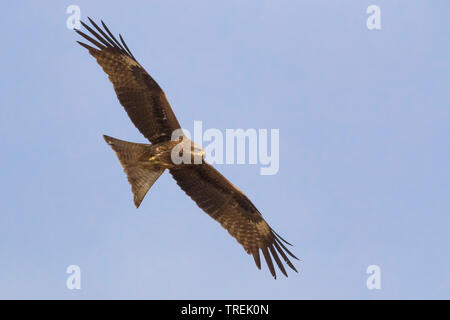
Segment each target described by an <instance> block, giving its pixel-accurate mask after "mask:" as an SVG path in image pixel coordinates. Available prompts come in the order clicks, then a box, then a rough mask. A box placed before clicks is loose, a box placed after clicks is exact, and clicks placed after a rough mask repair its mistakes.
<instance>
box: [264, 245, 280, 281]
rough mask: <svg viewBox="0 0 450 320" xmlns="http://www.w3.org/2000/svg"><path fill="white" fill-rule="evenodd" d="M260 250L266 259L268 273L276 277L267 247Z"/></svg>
mask: <svg viewBox="0 0 450 320" xmlns="http://www.w3.org/2000/svg"><path fill="white" fill-rule="evenodd" d="M261 251H262V252H263V255H264V259H266V263H267V267H269V270H270V273H271V274H272V276H273V277H274V278H275V279H276V278H277V274H276V273H275V268H274V267H273V263H272V258H271V257H270V254H269V251H267V247H266V248H261Z"/></svg>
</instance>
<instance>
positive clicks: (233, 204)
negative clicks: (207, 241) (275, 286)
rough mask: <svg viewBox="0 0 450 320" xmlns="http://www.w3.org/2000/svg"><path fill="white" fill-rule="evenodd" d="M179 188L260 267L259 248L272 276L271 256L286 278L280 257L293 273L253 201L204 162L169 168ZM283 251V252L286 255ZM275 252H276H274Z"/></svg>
mask: <svg viewBox="0 0 450 320" xmlns="http://www.w3.org/2000/svg"><path fill="white" fill-rule="evenodd" d="M170 173H171V174H172V176H173V177H174V178H175V180H176V181H177V183H178V185H179V186H180V187H181V189H183V190H184V192H186V194H187V195H188V196H190V197H191V198H192V200H194V201H195V202H196V203H197V205H198V206H199V207H200V208H202V209H203V210H204V211H205V212H206V213H207V214H209V215H210V216H211V217H212V218H213V219H215V220H217V221H218V222H219V223H220V224H221V225H222V227H224V228H225V229H226V230H227V231H228V232H229V233H230V234H231V235H232V236H233V237H234V238H235V239H236V240H237V241H238V242H239V243H240V244H241V245H242V246H243V247H244V249H245V251H247V253H248V254H251V255H253V258H254V259H255V263H256V266H257V267H258V269H261V260H260V255H259V251H260V250H261V252H262V253H263V256H264V258H265V260H266V263H267V266H268V268H269V270H270V272H271V274H272V276H273V277H274V278H276V272H275V268H274V265H273V262H272V257H273V258H274V259H275V262H276V264H277V265H278V267H279V268H280V270H281V272H282V273H283V274H284V275H285V276H286V277H287V273H286V270H285V268H284V266H283V263H282V262H281V260H280V257H279V255H281V257H282V258H283V260H284V262H285V263H286V264H287V265H288V266H289V267H291V268H292V269H293V270H294V271H296V272H297V270H296V269H295V267H294V265H293V264H292V263H291V261H290V260H289V258H288V256H287V254H288V255H290V256H291V257H293V258H295V259H297V257H295V256H294V255H293V254H292V253H291V252H290V251H289V250H288V249H287V248H286V246H285V245H284V244H283V242H284V243H287V244H289V243H288V242H287V241H285V240H284V239H283V238H281V237H280V236H279V235H278V234H277V233H276V232H275V231H274V230H273V229H272V228H271V227H270V226H269V225H268V224H267V222H266V221H265V220H264V218H263V217H262V215H261V213H259V211H258V209H256V207H255V206H254V205H253V203H252V202H251V201H250V200H249V199H248V198H247V197H246V196H245V195H244V194H243V193H242V191H240V190H239V189H237V188H236V187H235V186H234V185H233V184H232V183H231V182H230V181H228V180H227V179H226V178H225V177H224V176H223V175H221V174H220V173H219V172H218V171H217V170H216V169H214V167H212V166H211V165H209V164H207V163H203V164H196V165H191V166H184V167H179V168H174V169H170ZM286 253H287V254H286ZM278 254H279V255H278Z"/></svg>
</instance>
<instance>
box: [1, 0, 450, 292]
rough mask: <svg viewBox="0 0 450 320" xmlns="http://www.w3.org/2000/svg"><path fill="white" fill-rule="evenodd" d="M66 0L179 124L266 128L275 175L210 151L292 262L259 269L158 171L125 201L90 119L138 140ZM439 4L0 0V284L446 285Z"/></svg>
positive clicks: (448, 96)
mask: <svg viewBox="0 0 450 320" xmlns="http://www.w3.org/2000/svg"><path fill="white" fill-rule="evenodd" d="M71 4H76V5H78V6H79V7H80V8H81V14H82V18H86V16H90V17H92V18H94V19H95V20H96V21H98V20H100V19H103V20H104V21H105V22H107V24H108V25H109V27H110V29H111V30H112V31H113V32H114V33H115V34H117V33H119V32H120V33H121V34H122V35H123V36H124V38H125V40H126V41H127V44H128V46H129V47H130V49H131V50H132V52H133V53H134V55H135V56H136V58H137V59H138V60H139V62H140V63H141V64H142V65H143V66H144V67H145V68H146V69H147V71H148V72H149V73H150V74H151V75H152V76H153V77H154V78H155V80H157V81H158V83H159V84H160V85H161V87H162V88H163V89H164V91H165V93H166V95H167V96H168V99H169V101H170V103H171V105H172V107H173V109H174V112H175V114H176V115H177V117H178V120H179V121H180V122H181V124H182V126H183V127H185V128H186V129H189V130H192V129H193V124H194V121H195V120H202V121H203V126H204V127H205V128H217V129H220V130H223V131H224V130H225V129H227V128H232V129H233V128H244V129H247V128H256V129H259V128H263V129H272V128H275V129H279V130H280V169H279V172H278V174H276V175H272V176H262V175H260V174H259V169H260V166H258V165H217V166H216V168H218V169H219V170H220V171H221V172H222V173H223V174H224V175H225V176H226V177H227V178H228V179H230V180H231V181H232V182H233V183H234V184H235V185H237V186H238V187H239V188H241V189H242V190H243V191H244V192H245V193H246V194H247V195H248V197H249V198H250V199H251V200H252V201H253V202H254V204H255V205H256V206H257V207H258V208H259V210H260V211H261V212H262V214H263V215H264V217H265V218H266V219H267V221H268V222H269V223H270V224H271V226H273V228H274V229H275V230H277V231H278V233H280V234H281V235H282V236H283V237H284V238H286V239H287V240H288V241H290V242H291V243H293V244H294V245H295V246H294V248H293V251H294V253H295V254H296V255H297V256H298V257H299V258H301V261H300V262H296V266H297V268H298V269H299V271H300V272H299V274H295V273H293V272H290V273H289V278H284V277H279V279H277V280H276V281H275V280H273V278H272V277H271V276H270V273H269V272H268V270H267V268H266V266H265V265H263V270H262V271H258V270H257V268H256V267H255V265H254V262H253V259H252V258H251V257H250V256H248V255H247V254H246V253H245V251H244V250H243V249H242V248H241V247H240V245H239V244H238V243H237V242H236V241H235V240H234V239H233V238H231V237H230V236H229V235H228V233H227V232H226V231H225V230H224V229H222V228H221V227H220V225H219V224H218V223H216V222H215V221H214V220H212V219H211V218H210V217H209V216H208V215H206V214H205V213H203V211H201V210H200V209H199V208H198V207H197V206H196V205H195V203H194V202H193V201H192V200H191V199H189V198H188V197H187V196H186V195H185V194H184V192H182V191H181V190H180V189H179V188H178V186H177V185H176V183H175V182H174V180H173V179H172V177H171V176H170V175H169V174H168V173H165V174H164V175H163V176H162V177H161V178H160V179H159V180H158V181H157V183H156V184H155V186H154V187H153V188H152V189H151V190H150V192H149V193H148V195H147V197H146V198H145V199H144V201H143V203H142V205H141V207H140V208H139V209H136V208H135V207H134V205H133V202H132V194H131V192H130V187H129V185H128V182H127V180H126V178H125V175H124V173H123V172H122V168H121V167H120V164H119V162H118V161H117V159H116V156H115V155H114V153H113V152H112V151H111V149H110V148H109V147H108V146H107V145H106V144H105V142H104V140H103V139H102V134H108V135H111V136H113V137H117V138H120V139H124V140H129V141H135V142H145V139H144V137H143V136H141V135H140V133H139V132H138V130H137V129H136V128H135V127H134V126H133V124H132V123H131V121H130V120H129V118H128V117H127V115H126V113H125V111H124V110H123V108H122V107H121V106H120V104H119V102H118V100H117V98H116V96H115V94H114V91H113V89H112V85H111V84H110V83H109V81H108V80H107V77H106V75H105V74H104V73H103V71H102V70H101V68H100V67H99V66H98V65H97V64H96V62H95V60H94V59H93V58H92V57H90V56H89V55H88V53H87V52H86V50H84V49H83V48H81V47H80V46H78V45H77V44H76V43H75V41H76V40H79V39H80V37H79V36H77V35H76V34H75V33H74V32H73V31H71V30H68V29H67V27H66V19H67V17H68V15H67V14H66V8H67V7H68V6H69V5H71ZM372 4H375V5H378V6H379V7H380V8H381V30H368V29H367V27H366V19H367V17H368V14H366V8H367V7H368V6H369V5H372ZM449 4H450V2H448V1H444V0H441V1H439V0H435V1H418V0H416V1H412V0H409V1H406V0H405V1H382V0H371V1H356V0H355V1H349V0H347V1H331V0H330V1H318V0H314V1H312V0H311V1H245V2H244V1H126V2H120V3H119V2H110V1H95V2H94V1H58V2H56V1H52V2H51V1H48V2H42V1H41V2H38V1H16V2H11V1H9V2H6V3H5V4H3V5H2V19H1V20H0V30H1V31H0V32H1V39H2V48H3V49H2V54H1V56H2V59H0V65H1V70H2V81H1V82H0V90H1V94H0V102H1V108H0V150H1V158H0V159H1V160H0V163H1V166H0V188H1V192H0V298H32V299H33V298H42V299H47V298H59V299H93V298H106V299H109V298H149V299H153V298H158V299H181V298H185V299H189V298H193V299H253V298H255V299H259V298H264V299H320V298H338V299H343V298H358V299H390V298H408V299H409V298H447V299H448V298H450V272H449V265H450V252H449V244H450V235H449V231H448V229H449V226H450V165H449V158H450V148H449V136H450V109H449V108H450V91H449V87H448V86H449V81H450V42H449V39H450V22H449V19H448V12H449V9H450V5H449ZM69 265H78V266H80V268H81V289H80V290H69V289H67V287H66V279H67V277H68V276H69V275H68V274H67V273H66V268H67V267H68V266H69ZM369 265H378V266H379V267H380V268H381V289H380V290H368V289H367V287H366V279H367V277H368V274H366V269H367V267H368V266H369Z"/></svg>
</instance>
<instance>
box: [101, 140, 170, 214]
mask: <svg viewBox="0 0 450 320" xmlns="http://www.w3.org/2000/svg"><path fill="white" fill-rule="evenodd" d="M103 138H104V139H105V141H106V143H108V144H109V145H110V146H111V148H112V149H113V150H114V151H115V152H116V154H117V157H118V158H119V161H120V164H121V165H122V167H123V169H124V171H125V173H126V175H127V178H128V181H129V182H130V184H131V191H132V192H133V195H134V204H135V205H136V208H139V205H140V204H141V202H142V200H143V199H144V197H145V195H146V194H147V192H148V190H149V189H150V188H151V186H152V185H153V184H154V183H155V181H156V180H158V178H159V177H160V176H161V174H162V173H163V172H164V168H161V167H159V166H156V165H151V163H150V161H144V159H145V158H147V159H148V158H149V157H150V156H151V149H152V148H151V145H149V144H142V143H132V142H127V141H123V140H119V139H115V138H112V137H108V136H106V135H103Z"/></svg>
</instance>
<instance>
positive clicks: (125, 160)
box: [76, 19, 297, 278]
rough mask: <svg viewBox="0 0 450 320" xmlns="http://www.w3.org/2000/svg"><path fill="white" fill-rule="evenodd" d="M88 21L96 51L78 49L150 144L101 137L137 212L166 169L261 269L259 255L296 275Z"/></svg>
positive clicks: (158, 99) (146, 80)
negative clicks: (98, 69)
mask: <svg viewBox="0 0 450 320" xmlns="http://www.w3.org/2000/svg"><path fill="white" fill-rule="evenodd" d="M89 20H90V22H91V23H92V26H93V27H94V28H95V29H96V31H94V30H93V29H92V28H91V27H89V26H88V25H86V24H85V23H83V22H82V25H83V26H84V27H85V28H86V29H87V30H88V31H89V32H90V33H91V34H92V35H93V36H94V37H95V38H96V39H93V38H92V37H90V36H88V35H87V34H85V33H83V32H81V31H78V30H76V31H77V32H78V33H79V34H80V35H81V36H83V37H84V38H85V39H87V40H88V41H89V42H91V44H93V45H95V46H96V47H97V48H94V47H92V46H91V45H87V44H85V43H82V42H79V44H80V45H82V46H83V47H85V48H86V49H88V51H89V53H90V54H91V55H92V56H94V57H95V58H96V60H97V62H98V63H99V64H100V66H101V67H102V68H103V70H104V71H105V73H106V74H107V75H108V77H109V80H110V81H111V82H112V84H113V86H114V90H115V92H116V94H117V97H118V99H119V101H120V103H121V104H122V106H124V108H125V110H126V112H127V113H128V116H129V117H130V119H131V121H132V122H133V123H134V125H135V126H136V127H137V128H138V129H139V131H140V132H141V133H142V134H143V135H144V136H145V137H146V138H147V139H148V140H149V141H150V142H151V144H141V143H132V142H127V141H122V140H118V139H115V138H111V137H108V136H104V138H105V141H106V142H107V143H108V144H109V145H110V146H111V147H112V148H113V150H114V151H115V152H116V154H117V156H118V158H119V161H120V163H121V164H122V167H123V168H124V171H125V173H126V174H127V178H128V181H129V182H130V184H131V188H132V192H133V195H134V203H135V205H136V207H139V205H140V203H141V202H142V200H143V198H144V197H145V195H146V193H147V192H148V190H149V189H150V188H151V186H152V185H153V183H154V182H155V181H156V180H157V179H158V178H159V177H160V176H161V174H162V173H163V172H164V171H165V170H166V169H167V170H169V171H170V173H171V175H172V176H173V178H174V179H175V180H176V182H177V184H178V185H179V186H180V187H181V189H183V190H184V191H185V192H186V194H187V195H188V196H189V197H190V198H192V200H194V201H195V202H196V204H197V205H198V206H199V207H200V208H201V209H203V211H205V212H206V213H207V214H208V215H209V216H211V217H212V218H213V219H215V220H216V221H218V222H219V223H220V224H221V225H222V226H223V227H224V228H225V229H226V230H227V231H228V232H229V233H230V235H231V236H233V237H234V238H235V239H236V240H237V241H238V242H239V243H240V244H241V245H242V246H243V247H244V249H245V251H246V252H247V253H248V254H251V255H252V256H253V258H254V260H255V263H256V265H257V267H258V268H259V269H260V268H261V261H260V253H259V252H260V250H261V252H262V253H263V256H264V258H265V260H266V262H267V266H268V267H269V270H270V272H271V274H272V275H273V276H274V277H275V278H276V273H275V268H274V265H273V262H272V257H273V259H275V262H276V264H277V265H278V267H279V268H280V270H281V272H282V273H283V274H284V275H286V276H287V273H286V270H285V268H284V266H283V264H282V262H281V259H280V257H279V255H281V257H282V258H283V260H284V262H285V263H286V264H287V265H288V266H289V267H291V268H292V269H293V270H294V271H297V270H296V269H295V267H294V265H293V264H292V263H291V261H290V260H289V258H288V255H290V256H291V257H293V258H295V259H297V258H296V257H295V256H294V255H293V254H292V253H291V252H290V251H289V250H288V249H287V248H286V246H285V245H284V243H287V242H286V241H285V240H284V239H283V238H281V237H280V236H279V235H278V234H277V233H276V232H275V231H274V230H273V229H272V228H271V227H270V226H269V225H268V224H267V222H266V221H265V220H264V218H263V217H262V215H261V213H260V212H259V211H258V209H257V208H256V207H255V206H254V205H253V203H252V202H251V201H250V200H249V199H248V198H247V196H246V195H245V194H244V193H243V192H242V191H241V190H240V189H238V188H237V187H235V186H234V185H233V184H232V183H231V182H230V181H228V180H227V179H226V178H225V177H224V176H223V175H221V174H220V173H219V172H218V171H217V170H216V169H214V167H212V166H211V165H210V164H208V163H206V161H205V159H204V151H203V150H202V149H201V148H200V147H198V146H196V145H195V144H194V143H192V142H191V141H190V140H189V139H187V138H186V137H184V136H183V135H181V136H178V138H180V137H181V138H180V139H178V138H177V139H176V140H174V139H173V134H174V132H176V131H178V130H181V127H180V124H179V122H178V120H177V118H176V117H175V114H174V113H173V111H172V108H171V107H170V104H169V102H168V100H167V98H166V95H165V94H164V92H163V91H162V89H161V88H160V87H159V85H158V84H157V83H156V81H155V80H153V78H152V77H151V76H150V75H149V74H148V73H147V72H146V71H145V69H144V68H143V67H142V66H141V65H140V64H139V63H138V62H137V60H136V59H135V58H134V56H133V55H132V54H131V51H130V50H129V49H128V47H127V45H126V44H125V42H124V41H123V39H122V36H120V40H121V43H120V42H119V41H117V39H116V38H115V37H114V36H113V35H112V33H111V32H110V31H109V29H108V28H107V27H106V25H105V24H104V23H103V22H102V25H103V28H104V29H101V28H100V27H99V26H97V25H96V24H95V23H94V22H93V21H92V20H91V19H89ZM175 158H176V159H177V160H176V161H175ZM180 158H182V159H183V160H182V161H181V162H180V161H178V160H179V159H180ZM287 244H289V243H287Z"/></svg>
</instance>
